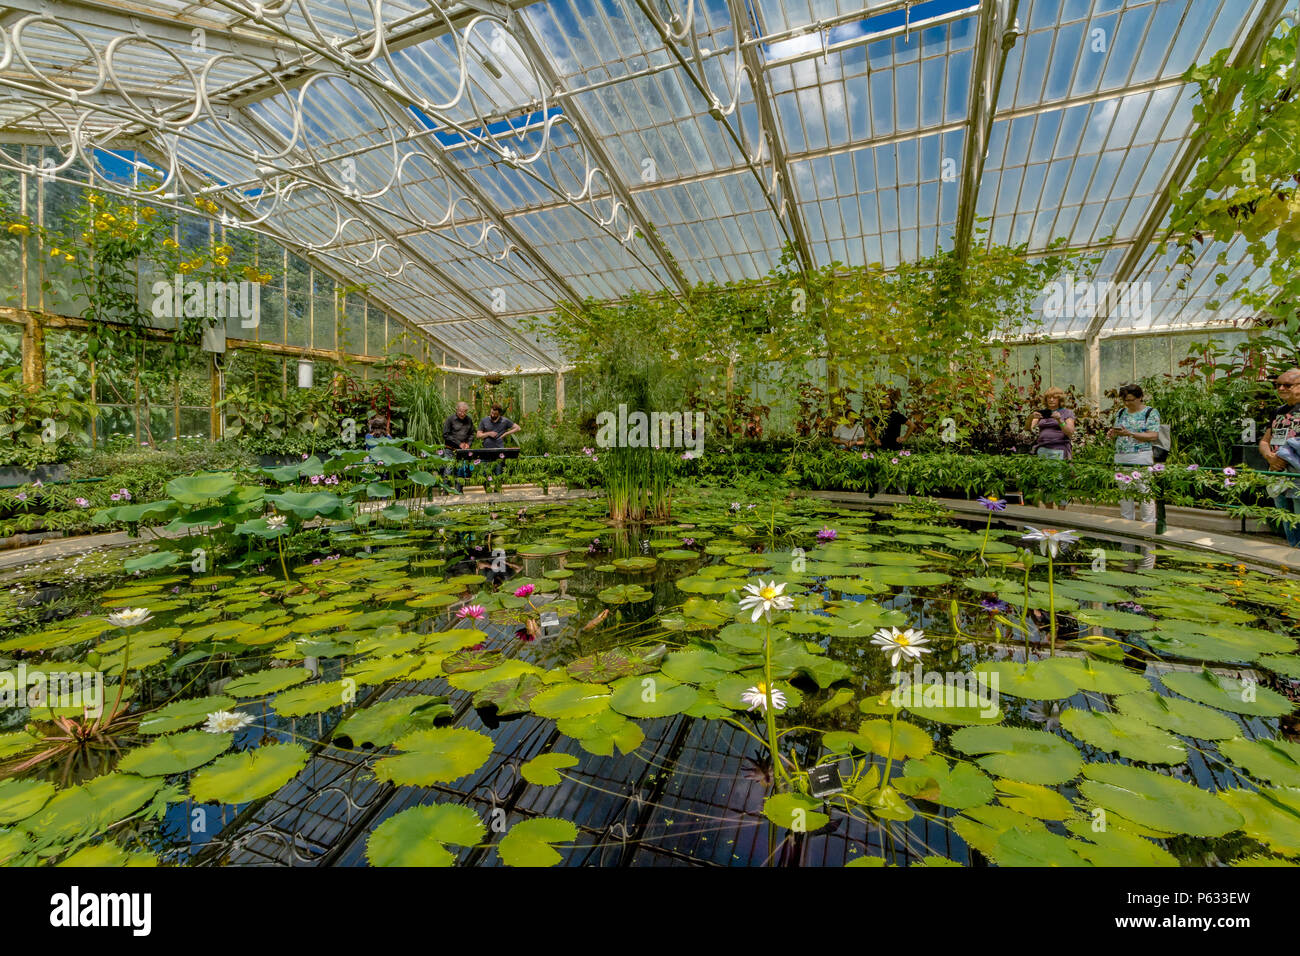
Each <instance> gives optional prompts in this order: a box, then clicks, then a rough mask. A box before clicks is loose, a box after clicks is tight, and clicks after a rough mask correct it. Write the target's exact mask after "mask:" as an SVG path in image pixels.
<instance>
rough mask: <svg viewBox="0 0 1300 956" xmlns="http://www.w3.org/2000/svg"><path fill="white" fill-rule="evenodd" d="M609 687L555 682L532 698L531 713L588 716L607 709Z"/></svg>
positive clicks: (551, 715) (553, 715)
mask: <svg viewBox="0 0 1300 956" xmlns="http://www.w3.org/2000/svg"><path fill="white" fill-rule="evenodd" d="M609 706H610V688H609V687H607V686H605V685H604V684H595V683H579V682H567V683H562V684H555V685H553V686H551V687H548V688H546V690H544V691H542V692H541V693H539V694H538V695H537V696H536V697H534V698H533V700H532V710H533V713H535V714H537V716H539V717H549V718H551V719H558V718H562V717H588V716H590V715H592V714H598V713H600V712H601V711H602V710H607V709H608V708H609Z"/></svg>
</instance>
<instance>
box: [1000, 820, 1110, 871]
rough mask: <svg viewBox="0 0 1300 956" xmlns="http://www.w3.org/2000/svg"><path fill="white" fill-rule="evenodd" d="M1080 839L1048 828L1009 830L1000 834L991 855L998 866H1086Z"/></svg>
mask: <svg viewBox="0 0 1300 956" xmlns="http://www.w3.org/2000/svg"><path fill="white" fill-rule="evenodd" d="M1078 842H1079V841H1077V840H1070V839H1067V838H1066V837H1063V836H1060V835H1059V834H1056V833H1051V832H1049V831H1046V830H1034V831H1027V830H1014V829H1013V830H1008V831H1007V832H1005V833H1002V834H1000V835H999V836H998V838H997V840H996V842H995V843H994V845H993V846H992V847H991V848H990V849H989V850H988V856H989V858H990V859H991V860H993V862H995V863H997V864H998V866H1034V867H1038V866H1087V865H1088V862H1087V861H1086V860H1084V859H1083V857H1081V856H1080V855H1079V854H1078V853H1077V852H1076V851H1075V846H1077V844H1078Z"/></svg>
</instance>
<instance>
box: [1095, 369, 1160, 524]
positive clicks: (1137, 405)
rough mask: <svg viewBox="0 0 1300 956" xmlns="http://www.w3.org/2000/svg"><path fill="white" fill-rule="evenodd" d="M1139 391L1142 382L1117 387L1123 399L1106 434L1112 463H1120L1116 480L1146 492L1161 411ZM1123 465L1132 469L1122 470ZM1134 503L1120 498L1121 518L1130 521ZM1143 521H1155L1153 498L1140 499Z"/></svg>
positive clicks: (1132, 500)
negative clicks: (1110, 442)
mask: <svg viewBox="0 0 1300 956" xmlns="http://www.w3.org/2000/svg"><path fill="white" fill-rule="evenodd" d="M1142 394H1143V393H1142V386H1141V385H1125V386H1123V387H1121V388H1120V390H1119V397H1120V398H1121V399H1122V400H1123V402H1124V407H1123V408H1122V409H1121V410H1120V412H1119V414H1118V415H1116V416H1115V424H1114V425H1112V426H1111V427H1110V428H1108V429H1107V430H1106V437H1107V438H1109V439H1112V440H1114V442H1115V464H1116V465H1119V466H1121V467H1120V468H1119V470H1118V473H1117V476H1116V480H1117V481H1120V482H1121V483H1123V484H1125V485H1132V487H1133V488H1134V489H1136V490H1137V491H1140V492H1142V493H1143V494H1146V492H1147V490H1148V485H1147V481H1146V477H1145V475H1146V470H1147V469H1148V468H1150V467H1151V466H1152V465H1153V464H1155V457H1154V449H1153V447H1152V443H1153V442H1154V441H1155V440H1156V439H1157V438H1159V437H1160V413H1159V412H1158V411H1156V410H1155V409H1154V408H1152V407H1151V406H1150V405H1148V404H1146V402H1144V401H1143V400H1142ZM1133 466H1138V468H1134V467H1133ZM1125 467H1127V468H1129V469H1132V470H1131V471H1125ZM1139 469H1140V470H1139ZM1134 476H1136V477H1134ZM1134 503H1135V502H1134V499H1132V498H1126V499H1122V500H1121V501H1120V503H1119V514H1120V517H1121V518H1125V519H1127V520H1129V521H1132V520H1133V518H1134V510H1135V509H1134ZM1142 520H1143V521H1145V522H1147V523H1148V524H1154V523H1155V520H1156V503H1155V501H1154V500H1152V499H1148V500H1146V501H1143V502H1142Z"/></svg>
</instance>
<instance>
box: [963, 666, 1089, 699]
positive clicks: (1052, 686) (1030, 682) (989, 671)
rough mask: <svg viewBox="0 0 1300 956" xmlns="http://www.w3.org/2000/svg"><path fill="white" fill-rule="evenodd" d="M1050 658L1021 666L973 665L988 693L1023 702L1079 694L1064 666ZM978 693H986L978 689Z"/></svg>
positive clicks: (1062, 697) (1065, 697) (1063, 697)
mask: <svg viewBox="0 0 1300 956" xmlns="http://www.w3.org/2000/svg"><path fill="white" fill-rule="evenodd" d="M1059 660H1061V658H1049V659H1047V660H1044V661H1033V662H1031V663H1029V664H1027V665H1026V664H1020V663H1017V662H1016V661H983V662H981V663H979V664H976V665H975V674H976V675H977V676H978V678H979V681H980V683H981V684H985V685H987V686H988V688H989V690H990V691H994V692H997V693H1002V694H1010V695H1011V696H1012V697H1021V698H1024V699H1025V700H1065V699H1067V698H1070V697H1073V696H1074V695H1075V694H1077V693H1078V692H1079V688H1078V686H1077V685H1076V684H1075V683H1074V681H1072V680H1071V679H1070V677H1069V673H1068V672H1067V670H1066V667H1068V666H1069V665H1066V667H1063V666H1062V665H1061V664H1059V663H1058V661H1059ZM981 693H987V692H985V691H983V690H981Z"/></svg>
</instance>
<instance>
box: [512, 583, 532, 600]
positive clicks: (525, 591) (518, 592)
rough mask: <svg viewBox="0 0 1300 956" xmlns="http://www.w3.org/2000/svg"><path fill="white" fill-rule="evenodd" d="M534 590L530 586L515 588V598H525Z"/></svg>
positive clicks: (524, 585) (522, 585)
mask: <svg viewBox="0 0 1300 956" xmlns="http://www.w3.org/2000/svg"><path fill="white" fill-rule="evenodd" d="M536 590H537V588H536V587H534V586H533V585H531V584H521V585H520V586H519V587H517V588H515V597H520V598H526V597H528V595H530V594H532V593H533V592H534V591H536Z"/></svg>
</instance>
